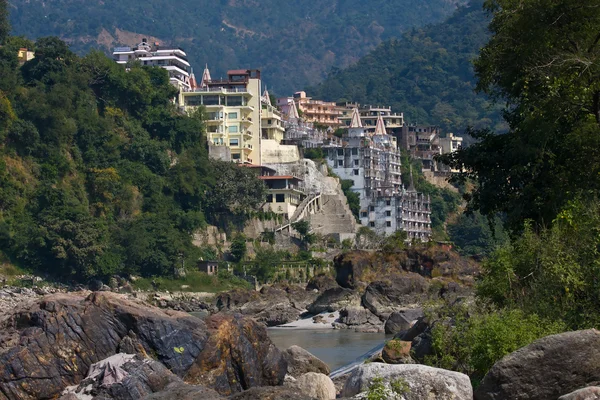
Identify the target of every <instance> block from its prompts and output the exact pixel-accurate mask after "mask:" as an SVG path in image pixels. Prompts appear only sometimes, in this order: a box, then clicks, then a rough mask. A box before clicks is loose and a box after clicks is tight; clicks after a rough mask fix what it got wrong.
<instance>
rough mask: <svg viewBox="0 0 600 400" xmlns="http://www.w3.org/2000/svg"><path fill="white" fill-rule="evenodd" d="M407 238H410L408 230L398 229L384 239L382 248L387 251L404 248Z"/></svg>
mask: <svg viewBox="0 0 600 400" xmlns="http://www.w3.org/2000/svg"><path fill="white" fill-rule="evenodd" d="M406 239H408V236H407V234H406V232H404V231H396V232H394V233H392V234H391V235H390V236H388V237H386V238H385V239H383V245H382V247H381V249H382V250H383V251H384V252H387V253H391V252H396V251H398V250H403V249H404V248H405V247H406Z"/></svg>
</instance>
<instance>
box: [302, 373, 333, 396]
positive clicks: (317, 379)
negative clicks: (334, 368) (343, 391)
mask: <svg viewBox="0 0 600 400" xmlns="http://www.w3.org/2000/svg"><path fill="white" fill-rule="evenodd" d="M295 384H296V386H297V387H298V389H299V390H300V392H301V393H303V394H305V395H307V396H309V397H314V398H315V399H318V400H332V399H335V396H336V391H335V385H334V384H333V381H332V380H331V379H330V378H329V377H328V376H327V375H324V374H320V373H317V372H307V373H306V374H304V375H301V376H300V377H299V378H298V379H297V380H296V382H295Z"/></svg>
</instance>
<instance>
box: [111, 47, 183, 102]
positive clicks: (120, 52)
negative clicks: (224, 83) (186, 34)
mask: <svg viewBox="0 0 600 400" xmlns="http://www.w3.org/2000/svg"><path fill="white" fill-rule="evenodd" d="M113 59H114V60H115V61H116V62H117V63H118V64H127V63H128V62H131V61H138V62H140V63H141V64H142V65H150V66H159V67H161V68H164V69H166V70H167V71H169V79H170V81H171V83H172V84H173V85H175V86H176V87H177V88H179V89H180V90H189V89H190V73H191V67H190V63H189V62H188V60H187V55H186V54H185V51H183V49H180V48H161V47H160V45H159V44H158V43H152V44H149V43H148V41H147V39H142V42H141V43H140V44H138V45H137V46H135V47H115V48H114V49H113Z"/></svg>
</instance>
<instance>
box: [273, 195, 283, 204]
mask: <svg viewBox="0 0 600 400" xmlns="http://www.w3.org/2000/svg"><path fill="white" fill-rule="evenodd" d="M275 202H276V203H284V202H285V195H284V194H276V195H275Z"/></svg>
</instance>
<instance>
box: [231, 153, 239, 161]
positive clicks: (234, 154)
mask: <svg viewBox="0 0 600 400" xmlns="http://www.w3.org/2000/svg"><path fill="white" fill-rule="evenodd" d="M231 158H232V159H233V160H239V159H240V153H232V154H231Z"/></svg>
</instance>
